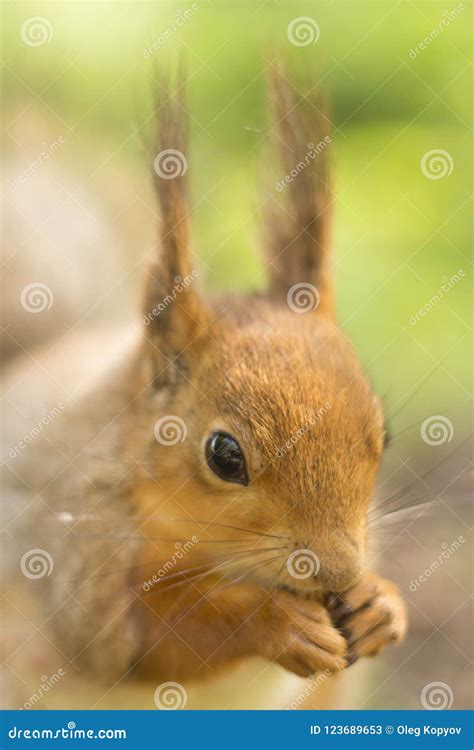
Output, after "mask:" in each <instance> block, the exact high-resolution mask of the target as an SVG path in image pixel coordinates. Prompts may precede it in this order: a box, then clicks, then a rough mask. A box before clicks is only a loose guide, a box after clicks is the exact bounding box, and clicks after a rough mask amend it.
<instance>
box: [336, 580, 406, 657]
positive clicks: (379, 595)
mask: <svg viewBox="0 0 474 750" xmlns="http://www.w3.org/2000/svg"><path fill="white" fill-rule="evenodd" d="M328 611H329V613H330V615H331V618H332V622H333V623H334V626H335V627H337V628H338V629H339V631H340V632H341V633H342V635H343V636H344V637H345V638H346V641H347V646H348V650H349V653H348V663H349V664H353V663H354V662H355V661H357V659H358V658H359V657H360V656H375V654H377V653H378V652H379V651H380V649H381V648H382V647H383V646H385V645H387V644H389V643H398V642H399V641H401V640H402V639H403V637H404V636H405V633H406V629H407V616H406V609H405V604H404V602H403V599H402V597H401V596H400V594H399V592H398V589H397V587H396V586H395V585H394V584H393V583H391V582H390V581H387V580H385V579H384V578H379V576H377V575H375V574H374V573H366V574H365V575H364V577H363V578H362V580H361V581H360V582H359V583H358V584H357V585H356V586H354V587H353V588H351V589H348V590H347V591H344V593H342V594H331V596H330V600H329V602H328Z"/></svg>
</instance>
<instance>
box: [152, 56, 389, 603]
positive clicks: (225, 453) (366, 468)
mask: <svg viewBox="0 0 474 750" xmlns="http://www.w3.org/2000/svg"><path fill="white" fill-rule="evenodd" d="M271 83H272V100H273V105H274V108H275V110H276V115H277V122H278V125H277V133H278V139H279V142H280V144H282V161H283V165H284V167H286V169H287V173H288V174H291V169H292V167H293V166H294V165H297V164H303V165H304V166H303V167H302V168H301V170H300V172H299V173H298V174H297V176H296V177H295V178H294V179H293V180H291V181H290V182H289V183H288V185H287V187H286V192H287V194H286V195H285V196H284V197H285V198H286V199H287V204H286V207H285V209H281V211H280V213H278V212H276V211H275V209H274V208H272V209H271V210H270V211H269V212H268V214H269V215H268V221H267V226H268V231H267V233H266V237H265V246H266V251H267V259H268V268H269V269H270V273H269V285H268V287H269V288H268V291H267V292H265V293H261V294H250V295H248V296H242V297H237V298H232V297H221V298H213V297H212V296H211V295H209V294H205V293H202V292H200V291H199V289H198V286H199V278H198V276H199V274H198V272H197V270H196V268H195V266H194V262H193V258H192V254H191V250H190V247H191V232H190V226H189V203H188V198H187V188H186V180H187V174H186V173H187V169H186V168H184V166H183V165H186V164H187V162H186V154H187V145H186V123H185V121H184V120H183V116H182V113H183V112H184V111H185V106H184V100H183V84H182V82H181V83H180V85H179V86H178V90H177V91H175V92H174V93H172V92H171V90H170V88H169V87H167V86H162V88H161V91H162V93H161V98H160V101H159V108H158V110H159V115H160V127H159V143H158V145H159V149H158V157H160V158H161V157H163V159H164V158H166V156H168V157H169V158H170V157H172V158H173V160H174V161H173V162H170V163H169V169H173V170H174V175H173V176H172V177H170V174H171V173H170V172H168V173H165V172H163V170H162V169H160V170H156V169H155V176H154V178H155V184H156V188H157V193H158V197H159V202H160V207H161V216H162V222H161V241H160V248H159V252H158V253H157V258H156V259H154V261H153V263H152V265H151V267H150V270H149V274H148V283H147V288H146V295H145V304H144V322H145V326H144V330H145V351H146V356H147V358H148V361H149V363H150V366H151V368H152V373H151V377H150V379H151V380H153V384H154V387H153V396H152V397H151V400H150V403H151V404H152V406H151V414H152V417H153V419H155V420H156V424H155V429H154V434H155V443H154V446H153V449H152V452H153V462H154V465H155V466H156V467H157V471H156V473H157V476H158V478H159V482H160V485H161V487H160V489H159V493H158V492H157V495H156V498H155V496H154V493H153V491H151V494H150V493H149V505H148V510H150V508H151V510H152V512H155V511H156V513H157V515H160V514H163V515H164V516H166V515H167V516H168V517H169V518H170V519H171V518H174V517H178V518H182V519H191V520H194V521H196V523H200V524H201V530H204V531H203V533H205V535H206V536H209V537H212V536H213V535H214V536H215V534H216V533H220V535H221V536H222V529H223V528H228V529H234V530H235V529H237V530H238V529H242V530H249V531H250V532H251V533H252V534H254V535H255V545H256V548H258V549H260V550H263V549H265V550H267V552H268V554H267V559H268V561H269V562H268V564H267V565H265V564H262V565H261V566H260V568H259V569H254V571H253V573H252V575H254V576H255V577H256V578H258V579H259V580H266V581H267V582H268V581H270V580H272V579H274V578H276V580H277V581H278V584H279V585H281V586H286V587H289V588H292V589H297V590H302V591H306V592H315V591H319V592H325V591H342V590H344V589H345V588H346V587H348V586H349V584H351V583H353V582H355V581H356V580H357V579H358V577H359V575H360V573H361V571H362V569H363V567H364V555H365V548H366V518H367V511H368V508H369V504H370V502H371V499H372V496H373V493H374V485H375V480H376V474H377V470H378V467H379V463H380V459H381V455H382V450H383V442H384V440H383V435H384V428H383V415H382V409H381V404H380V402H379V400H378V398H377V397H376V396H375V395H374V394H373V392H372V389H371V387H370V384H369V382H368V380H367V378H366V377H365V375H364V373H363V371H362V369H361V366H360V364H359V362H358V360H357V357H356V355H355V353H354V350H353V349H352V347H351V345H350V344H349V342H348V341H347V339H346V338H345V336H344V335H343V334H342V333H341V331H340V330H339V329H338V327H337V325H336V323H335V320H334V306H333V295H332V285H331V273H330V214H331V210H330V209H331V197H330V190H329V179H328V160H329V143H330V140H331V139H330V136H329V135H328V132H329V131H328V129H327V123H328V122H329V120H328V118H327V116H326V115H325V114H319V115H317V116H315V113H316V110H311V112H310V113H309V115H311V116H308V113H307V112H306V113H305V112H303V113H301V114H300V113H299V111H298V107H296V106H295V94H294V90H293V88H292V86H291V85H290V84H288V82H287V80H286V77H285V75H284V74H283V72H282V70H281V69H278V70H276V71H275V73H274V75H273V77H272V82H271ZM309 106H311V105H309ZM318 111H321V110H318ZM316 114H317V113H316ZM308 144H309V145H310V146H312V147H314V149H316V150H317V153H316V155H315V156H314V157H313V155H309V156H308V153H307V152H308ZM316 144H318V146H319V148H316ZM320 144H322V145H320ZM155 153H156V147H155ZM158 157H157V158H158ZM155 164H156V160H155ZM282 192H284V191H282ZM158 495H159V499H158ZM154 503H155V505H154ZM237 536H238V535H237ZM234 538H237V537H235V536H234ZM231 540H232V537H231V536H229V542H230V541H231ZM213 549H214V547H213V545H208V548H207V552H208V554H209V556H211V557H212V554H213V552H212V551H211V550H213ZM220 552H222V548H221V549H220ZM272 555H273V559H271V558H272ZM261 560H262V563H263V561H264V560H265V557H264V556H262V557H261Z"/></svg>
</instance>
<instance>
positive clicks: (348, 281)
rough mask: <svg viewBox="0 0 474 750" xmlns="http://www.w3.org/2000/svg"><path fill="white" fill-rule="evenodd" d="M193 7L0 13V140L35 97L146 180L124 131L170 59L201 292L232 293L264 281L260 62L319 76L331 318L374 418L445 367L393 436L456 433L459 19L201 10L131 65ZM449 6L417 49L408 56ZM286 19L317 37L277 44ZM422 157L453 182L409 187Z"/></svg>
mask: <svg viewBox="0 0 474 750" xmlns="http://www.w3.org/2000/svg"><path fill="white" fill-rule="evenodd" d="M191 5H192V3H191V2H188V0H186V1H185V2H184V3H181V4H180V5H177V4H175V3H168V2H153V3H142V2H135V3H125V2H121V3H117V2H101V3H90V2H84V3H79V2H76V3H74V2H55V3H47V2H41V1H39V2H34V3H28V2H21V3H13V2H11V3H7V4H6V5H4V31H3V39H4V59H5V65H4V68H3V101H4V106H3V109H4V113H5V115H6V116H5V125H6V131H7V132H8V128H9V121H8V113H17V112H18V111H20V110H22V109H24V108H25V107H29V106H34V105H35V104H37V103H38V101H39V100H37V101H36V102H35V97H36V96H40V97H41V103H44V106H46V107H47V108H49V109H50V111H51V112H52V113H54V116H55V117H57V119H58V122H60V123H63V126H64V127H65V128H67V134H68V137H69V139H71V138H72V139H73V142H74V143H75V144H76V145H78V144H84V143H87V142H91V143H94V144H95V147H96V148H97V150H98V152H100V162H99V164H98V170H100V169H101V166H102V162H103V163H104V164H105V163H106V162H109V161H110V160H112V161H113V163H114V166H116V168H117V169H119V170H121V171H122V172H123V173H124V174H126V172H127V170H129V169H133V170H135V171H136V170H137V169H138V170H142V174H143V179H146V168H145V165H144V164H143V163H142V161H141V160H142V158H143V157H142V155H141V153H140V150H139V147H138V144H137V139H136V137H135V132H136V131H137V129H139V127H141V125H140V126H138V125H137V122H138V123H143V121H144V119H146V117H147V115H146V113H147V112H149V111H150V92H151V90H152V87H151V85H150V82H151V80H152V78H153V70H154V68H153V66H154V65H155V66H156V69H158V70H159V69H160V67H163V66H167V65H169V63H170V61H173V60H176V58H177V57H178V55H179V53H181V52H184V54H185V56H186V59H187V64H188V67H189V70H190V85H189V89H190V96H189V98H190V101H189V105H190V106H189V109H190V111H191V113H192V123H191V125H192V157H191V161H192V164H191V173H192V187H193V196H194V203H195V210H194V220H195V234H196V240H197V246H198V249H199V252H200V255H201V258H202V260H203V262H204V263H205V264H206V272H207V275H208V282H209V283H210V284H212V285H213V286H216V287H222V288H226V289H232V290H241V289H246V288H251V287H261V286H262V285H263V283H264V276H263V274H262V269H263V265H262V264H261V262H260V261H259V260H258V257H257V255H256V253H255V247H256V244H257V242H258V221H259V219H258V215H256V209H258V206H259V203H260V199H261V194H259V189H258V188H259V184H258V183H259V182H261V176H262V175H263V174H266V173H269V172H273V170H274V169H275V164H274V163H273V160H271V159H270V158H269V157H268V154H267V152H266V151H265V149H264V148H263V141H264V134H265V131H266V129H267V122H268V118H267V107H266V103H265V67H266V65H267V64H268V63H267V60H269V59H270V60H271V59H273V58H274V56H275V55H276V54H281V56H282V57H283V58H284V59H286V60H287V61H288V64H289V66H290V67H291V68H294V69H295V70H297V71H298V70H299V71H300V72H306V73H307V74H308V71H309V76H310V78H309V81H310V85H311V86H312V85H313V84H314V83H318V82H321V83H322V84H323V85H324V86H325V87H326V88H327V89H328V91H329V92H330V95H331V101H332V112H333V116H332V119H333V121H334V126H335V130H334V144H335V146H334V160H335V193H336V195H335V264H336V277H337V293H338V310H339V316H340V320H341V322H342V324H343V327H344V328H345V329H346V330H347V332H348V333H349V335H350V336H351V337H352V339H353V341H354V343H355V345H356V346H357V348H358V349H359V351H360V352H361V356H362V357H363V359H364V362H365V363H366V365H367V367H368V370H369V372H370V373H371V376H372V377H373V379H374V381H375V383H376V385H377V387H379V389H380V390H381V391H382V392H386V393H387V402H388V410H389V411H390V408H391V406H395V405H396V404H397V403H398V402H399V400H400V399H402V398H403V397H405V396H406V394H407V393H409V392H410V390H411V389H412V388H413V387H414V386H415V385H416V383H417V382H418V381H419V380H420V379H422V378H423V377H424V376H425V375H426V373H427V372H428V371H429V370H430V369H431V368H432V367H433V366H434V365H435V364H436V362H439V361H440V360H441V359H442V358H443V359H442V362H441V364H439V365H438V367H437V369H436V370H435V372H434V374H433V376H432V377H431V378H430V380H429V381H428V382H427V384H426V386H424V387H423V388H422V389H421V391H420V393H419V394H418V395H417V396H416V398H415V399H414V403H413V402H411V403H410V405H409V406H408V408H407V409H408V411H407V410H404V411H403V412H402V414H401V415H400V417H399V421H398V427H399V428H400V427H403V428H405V427H407V426H410V425H411V424H412V423H416V421H417V419H418V417H419V416H423V415H426V414H446V416H448V417H449V418H450V419H452V421H453V422H454V423H455V424H456V425H457V424H458V423H459V424H460V426H461V427H460V432H462V431H463V420H464V418H465V414H466V403H467V398H468V391H469V388H470V386H469V383H470V370H469V367H468V365H467V362H466V360H467V357H466V353H467V352H468V351H469V350H470V339H469V335H468V334H469V323H470V299H471V292H470V278H469V259H468V257H469V255H470V245H471V222H470V216H471V209H470V205H469V197H470V194H472V187H471V172H470V168H471V167H470V161H471V159H470V156H471V155H472V141H471V137H470V127H469V122H470V117H471V106H472V97H471V87H470V83H471V74H470V67H469V65H470V57H471V38H470V29H471V21H472V18H471V11H472V8H471V7H470V6H469V5H468V4H467V3H465V4H464V5H463V4H459V3H451V2H449V3H446V4H440V3H439V2H408V3H407V2H399V3H397V2H393V1H392V0H389V1H388V2H386V1H385V0H377V1H372V2H359V1H358V0H344V1H343V2H286V3H284V2H258V1H257V2H254V3H251V2H247V3H244V2H241V3H238V2H213V3H208V2H202V1H198V2H197V3H196V6H198V9H197V10H196V11H195V12H194V13H193V14H192V17H190V18H189V19H188V20H187V21H186V22H185V23H184V24H183V25H182V26H181V27H180V28H178V29H177V30H176V32H175V33H173V34H172V36H171V37H170V38H169V39H168V40H167V41H166V42H165V43H164V44H162V45H161V47H160V48H159V49H158V50H157V51H154V52H153V54H152V56H151V58H152V59H151V60H150V59H145V57H146V56H144V54H143V53H144V51H145V50H146V49H147V48H149V47H150V45H151V44H152V42H153V40H156V39H157V38H159V37H160V35H161V34H162V33H163V32H164V31H165V30H166V29H169V28H171V27H172V23H173V19H175V18H176V17H177V14H178V12H179V11H184V10H185V9H186V8H189V7H190V6H191ZM461 6H462V10H461V12H460V13H459V15H458V16H457V17H455V18H453V20H452V21H450V22H449V24H447V25H446V26H445V27H444V28H443V29H442V31H441V32H440V33H439V35H437V36H436V37H435V38H434V39H433V40H432V42H431V44H429V45H428V46H427V47H426V49H424V50H422V51H421V52H420V53H419V54H418V55H417V56H415V57H413V55H412V56H410V50H412V49H414V48H416V47H417V45H419V43H420V41H421V40H423V39H424V38H425V37H426V36H427V35H428V34H429V33H430V32H431V31H432V29H434V28H437V27H438V26H439V24H440V22H441V21H442V19H443V18H446V14H447V13H448V12H449V11H451V10H452V9H453V8H458V7H461ZM30 16H43V17H45V18H47V19H48V20H49V21H50V23H51V24H52V27H53V29H54V36H53V38H52V39H51V41H50V42H49V43H47V44H45V45H42V46H41V47H28V46H25V44H23V43H22V41H21V38H20V28H21V24H22V23H23V21H24V20H25V19H26V18H28V17H30ZM296 16H310V17H312V18H314V19H315V20H316V21H317V23H318V25H319V28H320V37H319V40H318V41H317V43H315V44H312V45H309V46H306V47H295V46H292V45H290V44H289V42H288V39H287V27H288V24H289V22H290V21H291V20H292V19H293V18H294V17H296ZM431 149H443V150H445V151H448V152H449V154H450V155H451V157H452V159H453V162H454V169H453V172H452V174H451V175H450V176H446V177H444V178H442V179H439V180H431V179H428V178H427V177H425V176H424V175H423V173H422V171H421V168H420V160H421V158H422V157H423V155H424V154H425V153H426V152H427V151H429V150H431ZM77 158H78V159H80V145H78V151H77ZM278 174H279V173H278V171H277V172H276V175H277V177H278ZM279 176H280V177H281V176H282V175H281V174H280V175H279ZM260 187H261V186H260ZM459 269H464V271H465V273H466V277H465V278H463V280H462V281H461V282H459V283H458V284H457V285H456V286H454V287H453V288H452V289H451V291H450V292H449V294H447V295H446V296H445V298H444V299H443V300H442V301H440V302H439V303H437V304H436V305H435V306H434V307H433V309H432V311H431V312H430V313H429V314H428V315H427V316H426V317H424V318H422V319H421V320H420V321H419V322H417V324H416V325H411V324H410V318H411V316H412V315H414V314H415V313H416V311H417V310H418V309H419V308H420V307H422V306H423V305H424V304H425V303H426V302H428V301H429V300H430V298H431V297H432V295H433V294H435V293H436V292H437V291H438V289H439V288H440V286H441V284H442V278H443V277H446V276H447V277H451V276H452V275H453V274H454V273H455V272H457V271H458V270H459ZM395 427H397V425H396V426H395ZM415 433H416V434H413V439H414V440H417V441H418V443H419V433H418V430H416V431H415ZM408 442H409V441H408Z"/></svg>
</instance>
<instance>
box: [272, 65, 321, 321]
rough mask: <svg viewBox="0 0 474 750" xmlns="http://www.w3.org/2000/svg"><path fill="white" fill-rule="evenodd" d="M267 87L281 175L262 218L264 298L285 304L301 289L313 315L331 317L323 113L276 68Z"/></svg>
mask: <svg viewBox="0 0 474 750" xmlns="http://www.w3.org/2000/svg"><path fill="white" fill-rule="evenodd" d="M269 83H270V101H271V105H272V110H273V113H274V117H275V119H276V124H275V126H274V128H273V129H272V133H273V134H274V135H275V137H276V141H277V146H278V149H279V152H280V161H281V164H282V172H283V175H284V176H283V178H282V179H280V181H279V182H277V184H276V186H275V190H276V193H277V194H278V198H277V194H276V193H274V197H272V199H271V200H270V201H269V204H268V205H267V208H266V212H265V213H266V222H265V225H266V231H265V237H264V244H265V250H266V255H267V259H268V262H269V269H270V294H271V295H273V296H275V297H284V298H287V297H288V299H289V298H290V295H291V296H293V288H294V296H298V295H302V294H303V295H304V292H305V286H306V287H307V291H308V295H309V297H312V298H313V299H314V300H315V302H316V303H317V305H316V304H315V307H316V306H317V309H318V312H320V313H323V314H326V315H329V316H331V317H332V316H333V295H332V283H331V271H330V244H331V192H330V185H329V152H330V149H329V146H330V144H331V142H332V141H331V136H330V133H331V130H330V124H331V123H330V120H329V117H328V114H327V112H328V108H327V105H326V103H325V102H323V101H322V98H321V95H318V96H315V95H314V94H312V92H313V91H314V86H313V87H312V88H310V91H309V94H307V95H302V94H301V93H300V92H299V91H298V90H297V89H296V88H295V87H294V86H293V85H292V84H291V83H290V82H289V81H288V80H287V77H286V76H285V71H284V70H283V68H282V66H281V64H278V65H277V66H276V67H272V68H271V73H270V81H269ZM311 94H312V96H311ZM312 287H316V290H317V292H315V291H314V289H312Z"/></svg>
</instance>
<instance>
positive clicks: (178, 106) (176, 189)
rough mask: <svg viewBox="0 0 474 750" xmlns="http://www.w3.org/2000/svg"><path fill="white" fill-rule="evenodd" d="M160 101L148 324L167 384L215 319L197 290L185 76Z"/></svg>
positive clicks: (161, 87) (153, 159)
mask: <svg viewBox="0 0 474 750" xmlns="http://www.w3.org/2000/svg"><path fill="white" fill-rule="evenodd" d="M157 99H158V101H157V115H158V133H157V138H156V140H155V143H154V147H153V148H150V147H148V148H147V151H148V158H149V159H150V163H151V164H152V165H153V179H154V183H155V188H156V192H157V195H158V201H159V207H160V214H161V217H160V218H161V221H160V239H159V247H158V252H157V257H155V258H154V259H153V261H152V263H151V265H150V267H149V268H148V278H147V283H146V288H145V296H144V304H143V322H144V324H145V327H146V328H145V335H146V338H147V340H148V342H149V343H150V344H151V347H152V351H153V358H154V360H155V362H156V365H157V369H159V371H160V373H161V374H162V378H161V379H167V378H169V377H170V374H171V372H173V371H175V369H176V364H175V366H174V367H173V366H171V365H172V364H173V363H176V360H178V359H179V360H181V359H182V356H183V353H184V352H185V350H186V351H189V350H190V349H191V348H192V347H193V346H198V345H199V344H202V342H203V340H204V339H205V337H206V334H207V333H208V331H209V327H210V324H211V321H212V314H211V311H210V309H209V308H208V307H207V305H206V304H205V302H204V300H202V299H201V297H200V295H199V293H198V291H197V289H196V278H197V276H198V275H199V274H198V271H197V269H196V267H195V265H194V263H193V256H192V252H191V226H190V219H189V211H190V209H189V201H188V185H187V169H188V162H187V153H188V149H187V130H188V127H187V117H186V109H185V84H184V75H183V74H182V71H180V72H179V73H178V76H177V81H176V85H175V86H174V87H172V85H171V82H170V80H169V79H166V80H163V79H159V81H158V97H157ZM166 373H168V375H166Z"/></svg>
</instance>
